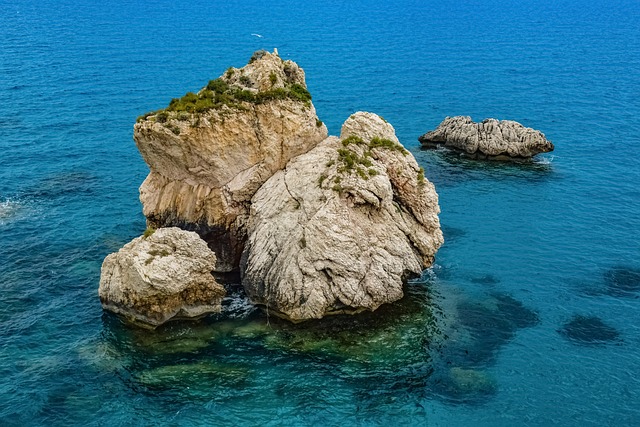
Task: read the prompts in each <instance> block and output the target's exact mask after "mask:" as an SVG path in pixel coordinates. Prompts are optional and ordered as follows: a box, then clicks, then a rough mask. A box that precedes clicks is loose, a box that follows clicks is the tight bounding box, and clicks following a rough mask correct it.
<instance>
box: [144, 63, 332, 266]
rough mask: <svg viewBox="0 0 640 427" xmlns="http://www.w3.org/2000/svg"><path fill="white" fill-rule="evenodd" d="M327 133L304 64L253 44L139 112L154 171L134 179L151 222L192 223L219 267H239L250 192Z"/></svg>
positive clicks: (147, 158) (155, 224) (154, 224)
mask: <svg viewBox="0 0 640 427" xmlns="http://www.w3.org/2000/svg"><path fill="white" fill-rule="evenodd" d="M326 137H327V128H326V126H324V124H323V123H322V122H321V121H320V120H319V119H318V117H317V115H316V111H315V108H314V107H313V104H312V103H311V96H310V95H309V92H308V91H307V90H306V84H305V74H304V71H303V70H302V69H301V68H300V67H298V65H297V64H296V63H294V62H292V61H289V60H288V61H284V60H282V59H281V58H280V57H279V56H278V55H277V53H275V52H274V53H268V52H264V51H259V52H256V53H255V54H254V56H253V57H252V58H251V60H250V61H249V64H247V65H246V66H244V67H242V68H229V69H228V70H227V71H226V72H225V73H224V74H223V75H222V76H221V77H220V78H218V79H216V80H212V81H211V82H209V84H208V85H207V86H206V87H204V88H202V89H201V90H200V91H199V92H198V93H197V94H194V93H188V94H186V95H185V96H183V97H182V98H180V99H174V100H172V101H171V103H170V104H169V106H168V107H167V108H166V109H164V110H161V111H156V112H154V113H149V114H146V115H144V116H141V117H140V118H139V119H138V123H136V125H135V126H134V139H135V141H136V144H137V146H138V149H139V150H140V153H141V154H142V157H143V159H144V160H145V162H146V163H147V164H148V165H149V168H150V170H151V171H150V173H149V176H148V177H147V179H146V180H145V181H144V183H143V184H142V186H141V187H140V200H141V202H142V205H143V212H144V214H145V216H146V217H147V222H148V225H149V226H152V227H154V228H160V227H169V226H177V227H180V228H183V229H186V230H193V231H196V232H197V233H198V234H199V235H200V236H201V237H202V238H203V239H204V240H205V241H206V242H207V243H208V244H209V247H210V248H211V249H212V250H213V251H214V252H215V253H216V255H217V263H216V268H215V270H216V271H220V272H228V271H232V270H235V269H237V268H238V264H239V260H240V255H241V253H242V249H243V246H244V242H245V240H246V232H245V223H246V220H247V217H248V213H249V201H250V200H251V197H252V196H253V195H254V194H255V192H256V191H257V190H258V188H260V186H261V185H262V184H263V183H264V182H265V181H266V180H267V179H269V178H270V177H271V176H272V175H273V174H274V173H275V172H276V171H278V170H281V169H283V168H284V166H285V165H286V164H287V162H288V161H289V160H290V159H291V158H293V157H295V156H297V155H299V154H302V153H306V152H307V151H309V150H310V149H311V148H313V147H315V146H316V145H317V144H318V143H319V142H320V141H322V140H323V139H325V138H326Z"/></svg>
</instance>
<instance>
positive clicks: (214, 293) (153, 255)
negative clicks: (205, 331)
mask: <svg viewBox="0 0 640 427" xmlns="http://www.w3.org/2000/svg"><path fill="white" fill-rule="evenodd" d="M215 262H216V256H215V255H214V253H213V252H211V250H209V248H208V247H207V244H206V243H205V242H204V241H203V240H202V239H201V238H200V237H198V235H197V234H196V233H193V232H190V231H184V230H181V229H179V228H175V227H170V228H161V229H159V230H156V231H155V232H154V233H153V234H152V235H150V236H148V237H143V236H141V237H138V238H136V239H134V240H132V241H131V242H129V243H127V244H126V245H124V247H122V248H121V249H120V250H119V251H118V252H116V253H113V254H110V255H108V256H107V257H106V258H105V260H104V262H103V263H102V272H101V275H100V288H99V290H98V293H99V295H100V302H101V303H102V307H103V308H104V309H106V310H109V311H112V312H114V313H117V314H120V315H122V316H124V317H125V318H126V319H128V320H130V321H133V322H134V323H137V324H141V325H143V326H147V327H152V328H153V327H156V326H158V325H161V324H163V323H165V322H167V321H168V320H171V319H173V318H190V317H198V316H201V315H203V314H206V313H212V312H214V313H215V312H219V311H220V309H221V305H220V303H221V301H222V298H223V297H224V295H225V291H224V288H223V287H222V285H220V284H218V283H217V282H216V281H215V279H214V278H213V276H212V275H211V270H212V269H213V266H214V265H215Z"/></svg>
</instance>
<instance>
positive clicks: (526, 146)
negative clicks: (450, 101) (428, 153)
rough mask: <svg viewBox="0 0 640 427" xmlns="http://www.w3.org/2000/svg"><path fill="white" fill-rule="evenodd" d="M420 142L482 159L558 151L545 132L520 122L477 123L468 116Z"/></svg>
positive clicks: (454, 119)
mask: <svg viewBox="0 0 640 427" xmlns="http://www.w3.org/2000/svg"><path fill="white" fill-rule="evenodd" d="M418 140H419V141H420V142H421V143H422V144H423V145H424V146H438V145H443V146H444V147H446V148H450V149H452V150H455V151H459V152H462V153H464V154H466V155H468V156H469V157H473V158H479V159H486V158H494V159H497V160H517V159H528V158H531V157H532V156H535V155H536V154H539V153H547V152H550V151H553V148H554V147H553V144H552V143H551V141H549V140H547V138H545V136H544V134H543V133H542V132H540V131H537V130H535V129H531V128H527V127H524V126H522V125H521V124H520V123H518V122H514V121H511V120H496V119H486V120H484V121H482V122H480V123H476V122H474V121H472V120H471V117H467V116H456V117H447V118H446V119H444V121H443V122H442V123H440V125H439V126H438V127H437V128H436V129H435V130H433V131H431V132H427V133H425V134H424V135H422V136H420V137H419V138H418Z"/></svg>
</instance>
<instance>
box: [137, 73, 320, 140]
mask: <svg viewBox="0 0 640 427" xmlns="http://www.w3.org/2000/svg"><path fill="white" fill-rule="evenodd" d="M226 76H227V78H230V77H231V76H233V69H229V70H227V72H226ZM269 79H270V81H271V83H272V84H275V83H276V82H277V80H278V78H277V76H276V75H275V73H271V75H270V77H269ZM239 80H240V83H241V84H243V85H245V86H247V87H252V86H253V82H252V81H251V79H249V77H247V76H244V75H243V76H241V77H240V79H239ZM282 99H291V100H293V101H298V102H303V103H304V104H305V106H306V107H311V94H310V93H309V91H308V90H307V89H306V88H305V87H304V86H302V85H300V84H298V83H291V84H287V85H285V86H284V87H278V88H272V89H269V90H266V91H258V92H255V91H251V90H248V89H246V88H243V87H239V86H234V85H230V84H229V83H228V82H227V81H225V80H224V79H223V78H217V79H215V80H211V81H209V83H208V84H207V86H206V87H205V88H204V89H202V90H201V91H200V92H198V93H197V94H196V93H193V92H187V93H186V94H185V95H184V96H182V97H181V98H173V99H172V100H171V102H169V106H168V107H167V108H165V109H163V110H158V111H155V112H150V113H146V114H144V115H142V116H139V117H138V119H137V121H138V122H142V121H144V120H147V119H148V118H149V117H150V116H153V115H155V120H156V122H158V123H166V122H167V121H168V120H169V119H177V120H181V121H184V120H188V119H189V118H190V116H192V115H196V116H197V115H198V114H200V113H204V112H206V111H209V110H216V109H221V108H223V107H225V106H226V107H228V108H231V109H236V110H244V109H246V108H247V105H246V104H254V105H257V104H264V103H266V102H269V101H273V100H282ZM176 113H177V114H176ZM316 125H317V126H321V125H322V122H320V124H319V125H318V123H316ZM170 129H171V130H172V131H173V132H174V133H176V134H178V133H179V131H178V132H176V131H175V130H174V128H170Z"/></svg>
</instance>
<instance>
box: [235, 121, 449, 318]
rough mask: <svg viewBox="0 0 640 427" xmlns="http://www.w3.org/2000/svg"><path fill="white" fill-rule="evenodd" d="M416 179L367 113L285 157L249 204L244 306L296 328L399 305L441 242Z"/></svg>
mask: <svg viewBox="0 0 640 427" xmlns="http://www.w3.org/2000/svg"><path fill="white" fill-rule="evenodd" d="M423 172H424V171H423V170H422V168H420V167H419V166H418V164H417V163H416V160H415V159H414V157H413V156H412V155H411V154H410V153H409V152H408V151H407V150H405V149H404V148H403V147H402V145H400V143H399V141H398V139H397V137H396V136H395V131H394V129H393V127H392V126H391V125H390V124H388V123H387V122H385V121H384V120H383V119H382V118H380V117H379V116H377V115H375V114H371V113H356V114H354V115H352V116H351V117H350V118H349V119H348V120H347V121H346V122H345V123H344V125H343V127H342V133H341V137H340V138H337V137H329V138H327V139H325V140H324V141H322V142H321V143H320V144H319V145H318V146H317V147H315V148H314V149H312V150H311V151H309V152H308V153H306V154H302V155H300V156H298V157H295V158H294V159H292V160H291V161H290V162H289V163H288V164H287V166H286V168H284V169H283V170H281V171H278V172H276V173H275V174H274V175H273V176H272V177H271V178H270V179H269V180H267V181H266V182H265V184H264V185H263V186H262V187H261V188H260V189H259V190H258V191H257V192H256V194H255V195H254V196H253V198H252V201H251V214H250V219H249V222H248V242H247V244H246V246H245V249H244V256H243V263H242V269H241V271H242V272H243V279H242V283H243V286H244V288H245V290H246V291H247V294H248V295H249V297H250V298H251V300H252V301H253V302H254V303H256V304H259V305H261V306H263V307H265V308H266V309H267V311H268V312H269V313H272V314H275V315H278V316H281V317H284V318H287V319H290V320H292V321H302V320H306V319H312V318H321V317H323V316H325V315H328V314H338V313H355V312H358V311H363V310H375V309H376V308H377V307H379V306H380V305H381V304H384V303H389V302H392V301H396V300H398V299H400V298H401V297H402V296H403V290H402V287H403V281H404V280H406V279H407V278H410V277H412V276H418V275H419V274H420V273H421V272H422V270H423V269H424V268H426V267H428V266H430V265H431V264H432V263H433V260H434V255H435V253H436V251H437V249H438V248H439V247H440V245H442V243H443V238H442V232H441V231H440V223H439V220H438V213H439V207H438V196H437V194H436V192H435V189H434V186H433V185H432V184H431V183H430V182H429V181H427V180H426V179H425V177H424V174H423Z"/></svg>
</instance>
